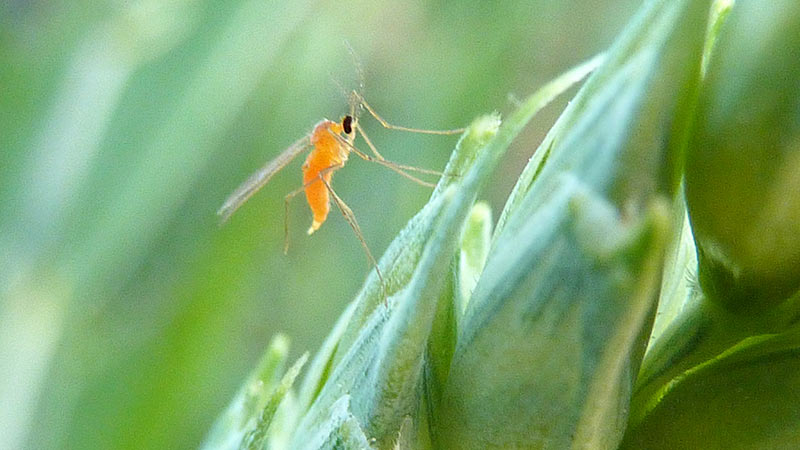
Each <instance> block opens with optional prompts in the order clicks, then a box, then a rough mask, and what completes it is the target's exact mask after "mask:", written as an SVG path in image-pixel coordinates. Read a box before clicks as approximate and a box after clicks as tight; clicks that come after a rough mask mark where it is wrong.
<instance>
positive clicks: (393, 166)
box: [334, 128, 442, 188]
mask: <svg viewBox="0 0 800 450" xmlns="http://www.w3.org/2000/svg"><path fill="white" fill-rule="evenodd" d="M359 130H360V132H361V137H362V138H364V142H366V143H367V145H368V146H369V148H370V149H371V150H372V152H373V153H374V154H375V157H372V156H369V155H367V154H366V153H364V152H362V151H361V150H359V149H358V148H356V146H354V145H353V144H352V143H350V142H348V141H347V140H346V139H343V138H342V137H341V136H338V135H335V134H334V136H335V137H336V138H337V140H338V141H339V142H340V143H341V144H342V145H344V146H346V147H347V148H348V149H349V150H350V151H351V152H353V153H355V154H356V155H358V157H359V158H361V159H363V160H365V161H370V162H374V163H376V164H380V165H382V166H384V167H387V168H388V169H390V170H392V171H394V172H396V173H398V174H400V175H401V176H403V177H405V178H408V179H409V180H411V181H413V182H415V183H417V184H420V185H422V186H425V187H430V188H432V187H435V186H436V185H435V184H434V183H429V182H427V181H424V180H421V179H419V178H417V177H415V176H414V175H411V174H410V173H407V172H406V170H408V171H412V172H419V173H425V174H430V175H442V173H441V172H438V171H436V170H430V169H422V168H420V167H414V166H408V165H405V164H400V163H396V162H393V161H389V160H387V159H385V158H384V157H383V155H381V154H380V153H379V152H378V149H376V148H375V146H374V145H373V144H372V141H370V140H369V138H368V137H367V135H366V134H364V130H363V129H361V128H359Z"/></svg>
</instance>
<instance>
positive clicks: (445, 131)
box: [351, 91, 466, 135]
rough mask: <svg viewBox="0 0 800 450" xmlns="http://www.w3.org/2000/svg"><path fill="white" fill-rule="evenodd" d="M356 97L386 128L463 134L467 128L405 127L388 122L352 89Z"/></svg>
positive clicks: (426, 132)
mask: <svg viewBox="0 0 800 450" xmlns="http://www.w3.org/2000/svg"><path fill="white" fill-rule="evenodd" d="M351 95H353V96H354V97H355V98H357V99H358V102H359V103H360V104H361V105H362V106H364V108H365V109H366V110H367V111H368V112H369V113H370V115H371V116H372V117H374V118H375V120H377V121H378V122H379V123H380V124H381V125H383V127H384V128H388V129H390V130H399V131H409V132H411V133H422V134H444V135H447V134H461V133H463V132H464V131H465V130H466V128H456V129H453V130H426V129H422V128H410V127H403V126H400V125H392V124H391V123H389V122H387V121H386V120H385V119H384V118H383V117H381V116H379V115H378V113H377V112H375V110H374V109H372V107H371V106H369V103H367V102H366V100H364V97H363V96H362V95H361V94H359V93H358V92H356V91H352V94H351Z"/></svg>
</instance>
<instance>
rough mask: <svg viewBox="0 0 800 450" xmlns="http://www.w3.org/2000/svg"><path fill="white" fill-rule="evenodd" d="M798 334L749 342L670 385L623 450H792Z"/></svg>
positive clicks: (799, 376) (798, 414)
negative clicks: (642, 449)
mask: <svg viewBox="0 0 800 450" xmlns="http://www.w3.org/2000/svg"><path fill="white" fill-rule="evenodd" d="M798 356H800V330H798V329H793V330H789V331H787V332H785V333H781V334H776V335H761V336H755V337H751V338H748V339H746V340H744V341H742V342H741V343H740V344H738V345H736V346H734V347H732V348H731V349H730V350H728V351H726V352H724V353H723V354H721V355H720V356H719V357H717V358H714V359H711V360H709V361H708V362H706V363H704V364H701V365H698V366H697V367H695V368H693V369H691V370H689V371H687V372H686V373H684V374H683V375H681V376H680V377H678V378H676V379H675V380H673V381H672V382H671V383H669V384H668V385H666V386H665V387H664V389H663V391H662V392H661V393H660V394H659V397H660V398H659V402H658V404H657V405H656V406H655V407H654V409H653V410H652V411H650V413H649V414H648V415H647V416H646V418H645V420H644V421H643V422H642V423H641V424H640V425H639V426H638V427H636V428H635V429H633V430H631V431H630V432H629V433H628V435H626V438H625V441H624V443H623V445H622V447H621V448H623V449H638V448H648V449H673V448H704V449H754V450H755V449H766V448H776V449H777V448H794V447H795V446H796V444H797V443H798V442H800V428H799V427H798V426H797V424H798V423H800V410H798V408H797V405H798V403H800V358H798Z"/></svg>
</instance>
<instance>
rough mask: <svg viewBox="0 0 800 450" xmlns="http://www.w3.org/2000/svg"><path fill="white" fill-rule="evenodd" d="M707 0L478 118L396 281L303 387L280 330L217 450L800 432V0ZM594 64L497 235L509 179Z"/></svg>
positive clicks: (691, 443)
mask: <svg viewBox="0 0 800 450" xmlns="http://www.w3.org/2000/svg"><path fill="white" fill-rule="evenodd" d="M711 3H712V2H711V0H704V1H698V0H653V1H650V2H648V3H647V4H646V5H645V6H644V7H643V9H642V11H641V12H640V13H639V14H638V15H637V16H636V17H635V19H634V20H633V21H632V23H631V24H630V25H629V26H628V28H627V29H626V30H625V31H624V32H623V34H622V35H621V36H620V37H619V39H618V40H617V41H616V43H615V44H614V45H613V46H612V47H611V48H610V49H609V51H608V52H607V53H606V54H605V55H603V56H600V57H597V58H595V59H593V60H591V61H589V62H587V63H585V64H583V65H580V66H578V67H577V68H576V69H573V70H572V71H570V72H568V73H566V74H565V75H562V76H561V77H559V78H557V79H556V80H554V81H553V82H551V83H549V84H548V85H546V86H545V87H543V88H542V89H540V90H539V91H538V92H537V93H535V94H533V95H532V96H531V97H529V98H528V99H527V100H526V101H524V102H523V103H522V105H521V106H520V108H519V109H518V110H517V111H516V112H515V113H513V114H512V115H511V116H510V117H508V118H507V119H506V120H504V121H503V122H502V123H501V121H500V119H499V117H498V116H497V115H494V114H493V115H487V116H484V117H480V118H478V119H476V120H475V121H474V122H473V123H472V125H470V126H469V127H468V129H467V131H466V132H465V134H464V135H463V136H462V138H461V140H460V141H459V143H458V145H457V147H456V149H455V151H454V152H453V155H452V157H451V160H450V162H449V164H448V166H447V168H446V169H445V173H444V176H443V177H442V178H441V180H440V182H439V185H438V186H437V188H436V189H435V191H434V193H433V195H432V196H431V200H430V201H429V202H428V204H427V205H426V206H425V207H424V208H423V209H422V210H421V211H420V212H419V213H418V214H417V215H416V216H415V217H414V218H413V219H411V221H410V222H409V223H408V225H407V226H406V228H405V229H404V230H403V231H401V232H400V233H399V235H398V236H397V237H396V238H395V240H394V242H393V243H392V244H391V246H390V247H389V249H388V250H387V252H386V253H385V254H384V256H383V257H382V258H381V260H380V263H379V264H380V266H381V269H382V272H383V274H384V278H385V285H384V286H381V284H380V282H379V280H378V279H377V277H376V275H375V273H374V272H373V273H372V274H371V275H370V276H369V277H368V279H367V281H366V283H365V285H364V287H363V288H362V290H361V292H360V293H359V295H358V296H357V297H356V298H355V300H354V301H353V302H352V303H351V304H350V306H349V307H348V308H347V309H346V310H345V312H344V313H343V314H342V316H341V318H340V319H339V321H338V323H337V324H336V326H335V327H334V329H333V331H332V332H331V334H330V335H329V337H328V339H327V340H326V342H325V343H324V344H323V346H322V348H321V349H320V350H319V351H318V353H317V355H316V356H315V357H314V358H313V359H312V360H311V363H310V364H309V366H308V367H307V368H305V375H304V378H303V381H302V383H300V385H299V387H298V388H297V389H296V390H292V389H291V388H290V387H291V386H292V384H293V382H294V380H295V378H296V377H297V376H298V373H300V371H301V368H302V367H303V365H304V363H305V361H306V356H304V357H303V358H301V359H300V361H298V362H297V363H296V364H295V365H293V366H292V368H291V369H289V370H288V371H287V372H286V374H285V375H283V376H282V377H281V373H282V372H283V370H282V366H283V364H284V362H285V359H286V354H287V350H286V343H285V338H282V337H280V338H277V340H276V341H275V342H274V343H273V345H272V346H271V347H270V350H269V351H268V354H267V356H266V357H265V360H264V363H262V365H261V366H260V367H259V369H258V370H257V371H256V372H255V373H254V374H253V375H252V376H251V377H250V379H249V380H248V381H247V382H246V383H245V385H244V386H243V388H242V389H241V390H240V393H239V394H238V395H237V396H236V397H235V398H234V400H233V402H232V403H231V405H230V406H229V408H228V409H227V410H226V411H225V412H224V413H223V415H222V416H221V417H220V418H219V419H218V421H217V423H216V424H215V426H214V428H213V429H212V431H211V433H210V434H209V436H208V438H207V441H206V445H207V446H208V447H237V446H238V447H242V448H287V447H288V448H366V447H375V448H587V449H601V448H618V447H623V448H765V447H769V448H786V446H790V447H791V446H792V444H793V443H794V444H795V445H796V444H797V443H798V442H800V435H798V433H800V432H798V431H797V430H800V427H798V424H800V412H798V408H796V406H795V405H796V404H797V400H798V398H797V397H798V394H797V392H799V391H800V389H798V387H800V378H798V376H797V375H796V374H797V373H800V371H798V370H797V369H798V366H800V358H798V353H799V352H800V341H799V340H798V337H800V329H799V328H798V326H797V325H796V323H795V322H796V318H797V317H798V312H800V311H799V310H798V304H797V303H798V302H797V300H798V294H797V292H798V288H799V287H800V262H799V260H800V258H798V249H799V248H800V230H798V224H800V217H798V211H800V208H798V206H800V205H798V201H799V200H798V198H800V197H798V196H797V192H799V191H800V181H798V180H800V177H798V173H800V116H798V111H800V96H798V94H800V85H799V84H798V80H800V62H799V61H800V35H798V34H797V33H796V30H797V29H800V5H798V4H797V3H796V2H792V1H790V0H784V1H778V2H770V4H769V5H765V4H763V2H757V1H739V2H737V4H736V5H735V6H734V7H733V9H731V4H730V2H722V1H718V2H715V3H714V5H713V8H711V7H712V4H711ZM709 11H711V13H709ZM729 11H731V13H730V16H729V15H728V12H729ZM709 17H710V20H709ZM740 61H745V63H740ZM589 72H593V73H592V75H591V76H590V78H589V79H588V81H587V82H586V83H585V84H584V86H583V87H582V88H581V90H580V91H579V92H578V94H577V95H576V97H575V98H574V99H573V101H572V102H571V104H570V105H569V106H568V107H567V109H566V110H565V111H564V113H563V114H562V115H561V117H560V119H559V120H558V122H557V123H556V124H555V125H554V126H553V128H552V129H551V131H550V133H549V134H548V135H547V137H546V138H545V139H544V141H543V142H542V144H541V145H540V147H539V149H538V150H537V151H536V152H535V154H534V157H533V158H532V159H531V161H530V162H529V164H528V167H527V168H526V169H525V171H524V172H523V174H522V175H521V177H520V178H519V180H518V182H517V185H516V187H515V189H514V191H513V192H512V194H511V196H510V198H509V199H508V201H507V203H506V207H505V209H504V210H503V212H502V214H501V215H500V217H499V219H498V222H497V225H496V227H495V229H494V231H493V232H491V231H490V230H491V226H492V225H491V221H492V219H491V212H490V211H489V210H488V208H487V206H486V205H484V204H482V203H478V204H477V205H475V206H473V203H474V202H475V198H476V196H477V194H478V193H479V192H480V189H481V187H482V186H483V185H484V184H485V183H486V182H487V178H488V176H489V174H490V173H491V171H492V169H493V168H494V167H495V165H496V163H497V161H498V160H499V159H500V158H501V157H502V155H503V152H504V151H505V150H506V149H507V148H508V146H509V144H510V143H511V141H512V140H513V139H514V138H515V137H516V136H517V134H518V133H519V132H520V131H521V130H522V128H523V127H524V126H525V124H526V123H527V122H528V121H529V120H530V118H531V117H532V116H533V115H534V114H535V113H536V112H537V111H538V110H539V109H541V107H543V106H544V105H545V104H546V103H547V102H548V101H549V100H551V99H552V98H554V97H555V96H557V95H558V94H560V93H561V92H563V91H564V90H566V89H567V88H569V87H570V86H571V85H573V84H574V83H576V82H578V81H580V80H581V79H582V78H583V77H584V76H585V75H587V74H588V73H589ZM763 80H767V83H764V81H763ZM684 186H685V187H684ZM726 191H727V192H726ZM684 192H685V195H684ZM728 194H731V195H728ZM687 211H688V212H687ZM689 217H691V221H690V220H689ZM690 222H691V226H690V225H689V224H690ZM759 243H763V244H764V245H763V246H760V245H758V244H759ZM695 254H696V255H698V257H695ZM693 274H697V276H694V275H693ZM384 288H385V291H386V295H387V297H386V298H384V297H383V289H384ZM709 405H713V408H714V409H712V408H710V407H709ZM751 411H757V414H753V413H751Z"/></svg>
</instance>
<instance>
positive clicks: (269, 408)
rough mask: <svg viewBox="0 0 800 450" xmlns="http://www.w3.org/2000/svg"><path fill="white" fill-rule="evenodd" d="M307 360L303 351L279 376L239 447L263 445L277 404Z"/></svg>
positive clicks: (251, 448) (306, 354)
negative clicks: (278, 380) (282, 374)
mask: <svg viewBox="0 0 800 450" xmlns="http://www.w3.org/2000/svg"><path fill="white" fill-rule="evenodd" d="M307 360H308V353H304V354H303V356H301V357H300V359H298V360H297V362H295V363H294V365H293V366H292V367H290V368H289V370H288V371H287V372H286V374H285V375H284V376H283V378H281V382H280V383H278V385H277V386H276V387H275V389H274V390H273V391H272V393H271V394H270V396H269V400H268V401H267V403H266V405H264V408H263V409H262V410H261V412H260V414H259V415H258V419H257V420H256V422H255V424H254V426H253V427H251V428H250V430H248V432H247V434H245V436H244V439H242V442H241V444H240V445H239V448H240V449H248V450H256V449H261V448H263V447H264V446H265V444H266V443H267V442H268V438H269V434H268V432H269V429H270V425H272V420H273V418H274V417H275V413H276V412H277V411H278V406H280V404H281V402H282V401H283V400H284V397H286V394H288V393H289V389H291V388H292V385H293V384H294V380H295V378H297V375H299V374H300V370H301V369H302V368H303V366H304V365H305V363H306V361H307Z"/></svg>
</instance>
